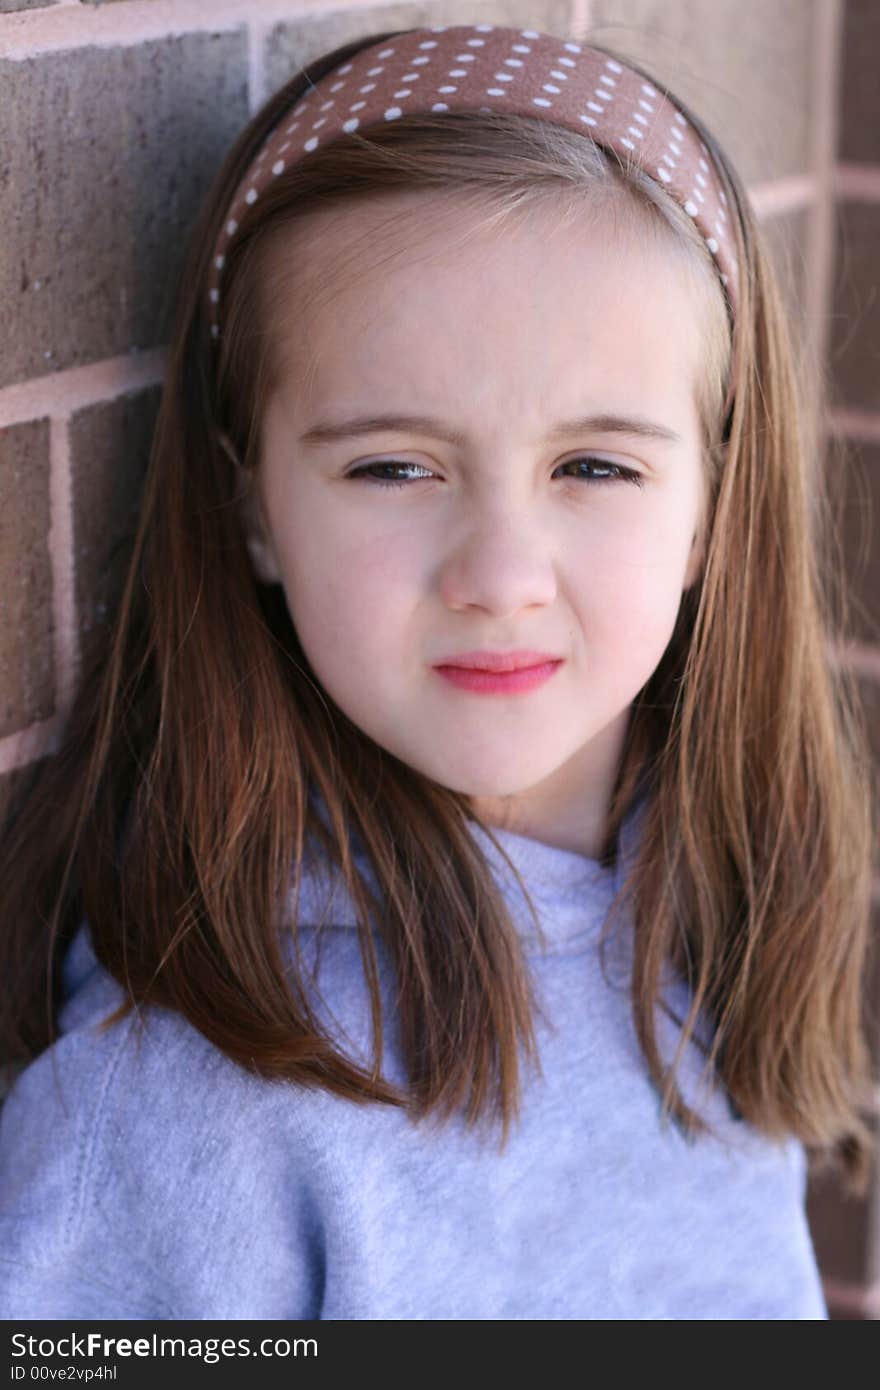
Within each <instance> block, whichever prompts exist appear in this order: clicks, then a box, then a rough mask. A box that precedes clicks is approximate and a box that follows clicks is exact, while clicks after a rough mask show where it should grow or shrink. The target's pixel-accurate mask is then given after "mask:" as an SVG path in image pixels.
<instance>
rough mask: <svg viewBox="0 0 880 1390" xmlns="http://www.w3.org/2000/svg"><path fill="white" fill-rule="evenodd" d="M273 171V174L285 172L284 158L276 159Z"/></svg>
mask: <svg viewBox="0 0 880 1390" xmlns="http://www.w3.org/2000/svg"><path fill="white" fill-rule="evenodd" d="M272 173H273V174H283V173H284V160H283V159H276V161H275V163H274V164H273V165H272Z"/></svg>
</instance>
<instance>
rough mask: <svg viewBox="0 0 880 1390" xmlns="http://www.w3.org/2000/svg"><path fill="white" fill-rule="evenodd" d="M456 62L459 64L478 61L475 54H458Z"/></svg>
mask: <svg viewBox="0 0 880 1390" xmlns="http://www.w3.org/2000/svg"><path fill="white" fill-rule="evenodd" d="M455 61H456V62H457V63H475V62H476V61H477V60H476V58H475V57H474V55H473V53H456V55H455Z"/></svg>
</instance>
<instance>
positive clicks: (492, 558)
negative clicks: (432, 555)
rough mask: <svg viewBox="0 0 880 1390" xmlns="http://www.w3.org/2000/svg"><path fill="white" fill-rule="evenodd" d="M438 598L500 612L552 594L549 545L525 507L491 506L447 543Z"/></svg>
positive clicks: (549, 598)
mask: <svg viewBox="0 0 880 1390" xmlns="http://www.w3.org/2000/svg"><path fill="white" fill-rule="evenodd" d="M440 587H441V594H442V598H443V601H444V603H445V604H446V605H447V607H449V608H452V609H460V608H483V609H485V610H486V611H487V612H490V613H493V614H495V615H497V616H498V617H506V616H508V615H509V614H512V613H516V612H518V611H519V610H520V609H521V608H530V607H532V606H533V605H535V604H548V603H552V601H553V599H554V598H555V596H556V573H555V565H554V556H553V550H552V547H551V545H550V543H549V540H548V536H547V533H546V531H543V530H542V529H541V528H540V527H539V526H538V525H537V524H536V521H535V517H534V513H533V512H531V513H530V511H529V509H528V508H524V507H521V506H520V507H518V508H516V510H514V508H512V507H510V508H507V509H503V508H501V507H498V506H494V507H493V508H492V509H491V511H489V512H486V513H481V515H480V516H478V517H475V518H473V519H472V520H471V522H470V524H469V525H468V528H467V533H466V534H465V535H464V536H463V537H461V538H460V539H459V540H458V541H457V542H453V543H452V544H451V546H450V548H449V550H448V552H447V554H446V557H445V559H444V561H443V564H442V569H441V574H440Z"/></svg>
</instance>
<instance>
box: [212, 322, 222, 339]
mask: <svg viewBox="0 0 880 1390" xmlns="http://www.w3.org/2000/svg"><path fill="white" fill-rule="evenodd" d="M219 333H220V329H219V328H218V327H217V325H216V323H212V324H211V337H212V338H216V337H218V335H219Z"/></svg>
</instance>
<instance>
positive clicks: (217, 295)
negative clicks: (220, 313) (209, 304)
mask: <svg viewBox="0 0 880 1390" xmlns="http://www.w3.org/2000/svg"><path fill="white" fill-rule="evenodd" d="M211 298H212V300H213V301H214V303H215V304H216V303H217V300H218V299H219V298H220V291H219V290H212V291H211Z"/></svg>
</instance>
